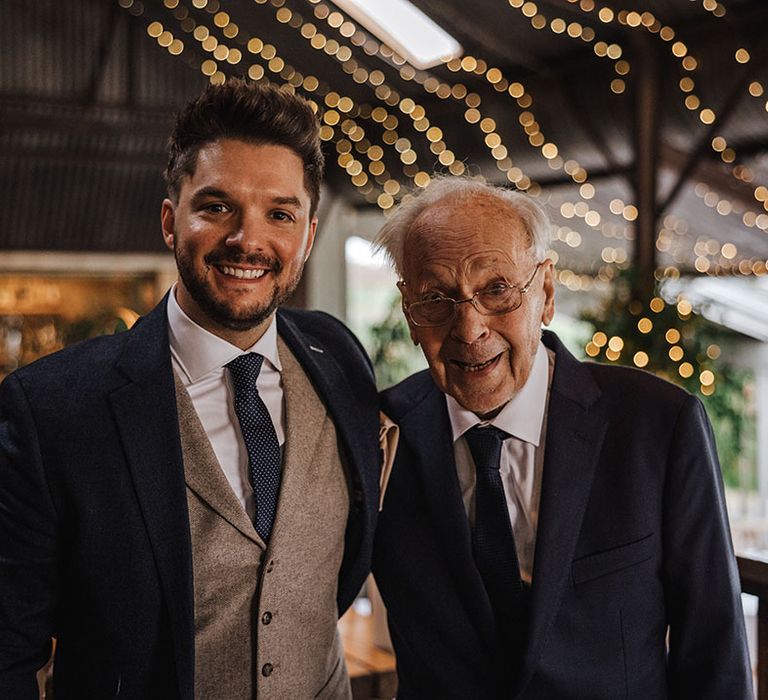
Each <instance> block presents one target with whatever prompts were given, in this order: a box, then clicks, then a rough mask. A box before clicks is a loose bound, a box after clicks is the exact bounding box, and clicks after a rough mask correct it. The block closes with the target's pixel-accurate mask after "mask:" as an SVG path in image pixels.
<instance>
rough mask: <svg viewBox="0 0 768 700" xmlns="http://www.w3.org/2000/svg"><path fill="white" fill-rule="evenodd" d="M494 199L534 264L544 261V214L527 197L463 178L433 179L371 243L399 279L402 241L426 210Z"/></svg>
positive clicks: (548, 230) (546, 228) (547, 239)
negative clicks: (519, 231)
mask: <svg viewBox="0 0 768 700" xmlns="http://www.w3.org/2000/svg"><path fill="white" fill-rule="evenodd" d="M479 196H482V197H494V198H496V199H498V200H499V203H500V204H502V205H503V206H504V207H505V208H508V209H510V210H511V211H512V212H514V214H515V215H517V216H518V217H519V218H520V221H522V223H523V227H524V228H525V231H526V233H527V234H528V237H529V241H530V245H529V248H531V249H532V250H533V253H534V255H535V256H536V260H537V261H541V260H543V259H544V256H545V255H546V253H547V250H548V249H549V244H550V240H551V227H552V225H551V223H550V220H549V216H548V215H547V213H546V211H544V209H543V208H542V207H541V206H540V205H539V204H538V203H537V202H535V201H534V200H533V198H531V197H530V196H528V195H526V194H523V193H522V192H517V191H515V190H510V189H506V188H504V187H496V186H494V185H489V184H486V183H483V182H479V181H477V180H470V179H469V178H467V177H448V176H445V177H437V178H435V179H434V180H432V182H431V183H430V184H429V185H428V186H427V187H426V188H425V189H424V190H422V191H421V192H420V193H419V194H416V195H414V196H412V197H409V198H407V199H405V200H404V201H403V202H402V203H401V204H400V205H399V206H398V207H397V209H395V211H394V212H393V213H392V214H391V215H390V216H389V218H388V219H387V221H386V223H385V224H384V226H382V228H381V230H380V231H379V233H378V235H377V236H376V238H375V240H374V245H375V247H376V250H377V251H381V252H383V253H384V254H385V255H386V257H387V258H388V260H389V262H390V263H391V264H392V266H393V267H394V268H395V270H396V271H397V273H398V274H399V275H402V274H403V267H404V264H405V239H406V237H407V235H408V232H409V231H410V229H411V227H412V226H413V224H414V222H415V221H416V219H417V218H418V217H419V215H420V214H422V212H424V211H426V210H427V209H428V208H429V207H431V206H433V205H434V204H437V203H438V202H442V201H443V200H448V202H450V203H451V204H455V203H457V202H461V201H464V200H467V199H471V198H473V197H479Z"/></svg>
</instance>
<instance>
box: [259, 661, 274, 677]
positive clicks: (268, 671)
mask: <svg viewBox="0 0 768 700" xmlns="http://www.w3.org/2000/svg"><path fill="white" fill-rule="evenodd" d="M273 670H274V668H273V666H272V664H264V665H263V666H262V667H261V675H262V676H271V675H272V671H273Z"/></svg>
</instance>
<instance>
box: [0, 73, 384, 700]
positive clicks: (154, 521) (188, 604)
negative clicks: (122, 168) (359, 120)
mask: <svg viewBox="0 0 768 700" xmlns="http://www.w3.org/2000/svg"><path fill="white" fill-rule="evenodd" d="M322 171H323V156H322V153H321V150H320V141H319V137H318V124H317V120H316V118H315V116H314V114H313V112H312V110H311V109H310V107H309V105H308V104H307V103H306V102H305V101H303V100H301V99H299V98H297V97H295V96H293V95H291V94H289V93H287V92H283V91H280V90H277V89H276V88H272V87H262V86H258V85H246V84H245V83H242V82H239V81H230V82H228V83H226V84H224V85H221V86H216V87H214V86H211V87H209V88H208V89H206V90H205V92H204V93H203V94H202V95H201V96H200V97H199V98H198V99H196V100H195V101H193V102H192V103H191V104H190V105H188V106H187V107H186V109H185V110H184V111H182V112H181V114H180V115H179V117H178V120H177V123H176V127H175V130H174V133H173V135H172V137H171V141H170V147H169V159H168V167H167V171H166V179H167V183H168V199H166V200H165V201H164V202H163V205H162V229H163V236H164V239H165V242H166V245H167V246H168V247H169V248H170V249H172V250H173V251H174V254H175V256H176V261H177V265H178V270H179V280H178V283H177V284H176V285H174V287H173V288H172V289H171V290H170V292H169V293H168V295H167V296H166V297H165V298H164V299H163V301H162V302H161V303H160V304H159V305H158V306H157V307H156V308H155V309H154V310H153V311H152V312H151V313H150V314H149V315H148V316H146V317H145V318H143V319H142V320H141V321H140V322H139V323H138V324H137V325H136V326H135V327H134V328H133V329H131V330H130V331H128V332H126V333H122V334H119V335H116V336H112V337H105V338H98V339H95V340H93V341H89V342H87V343H84V344H81V345H77V346H74V347H71V348H68V349H66V350H63V351H62V352H60V353H57V354H55V355H52V356H49V357H47V358H43V359H42V360H40V361H38V362H36V363H34V364H32V365H30V366H28V367H25V368H23V369H21V370H19V371H17V372H16V373H14V374H13V375H11V376H10V377H8V379H7V380H6V381H5V382H4V384H3V385H2V388H1V389H0V697H3V698H13V699H14V700H17V699H19V700H22V699H25V698H30V699H32V698H36V697H37V686H36V683H35V671H36V669H38V668H39V667H40V666H42V665H43V664H44V663H45V661H46V660H47V658H48V655H49V653H50V645H51V637H55V638H56V639H57V647H56V659H55V663H54V688H55V693H56V697H57V699H58V700H63V699H64V698H88V697H93V698H96V697H118V696H119V697H121V698H123V697H125V698H137V699H138V698H142V699H143V698H164V699H165V698H184V699H186V698H190V699H191V698H193V697H197V698H205V699H206V700H208V699H216V698H222V699H224V698H252V697H255V696H256V695H257V694H258V696H259V697H273V698H289V697H290V698H300V697H307V698H309V697H320V698H348V697H350V689H349V680H348V677H347V674H346V667H345V663H344V659H343V650H342V648H341V645H340V642H339V638H338V635H337V632H336V621H337V617H338V615H339V614H340V613H341V612H343V611H344V610H345V609H346V608H347V607H348V606H349V604H350V603H351V601H352V600H353V598H354V596H355V595H356V593H357V591H358V590H359V588H360V586H361V584H362V582H363V580H364V578H365V575H366V573H367V571H368V568H369V561H370V548H371V542H372V536H373V528H374V523H375V515H376V504H377V502H378V495H377V490H378V486H377V484H378V461H379V453H378V407H377V397H376V393H375V386H374V380H373V374H372V371H371V367H370V364H369V361H368V358H367V357H366V356H365V353H364V352H363V351H362V349H361V348H360V346H359V344H358V343H357V341H356V340H355V338H354V337H353V336H352V335H351V334H350V333H349V331H348V330H347V329H346V328H344V326H342V325H341V324H340V323H339V322H337V321H335V320H334V319H332V318H330V317H329V316H327V315H325V314H321V313H316V312H306V311H295V310H281V309H279V306H280V304H281V303H282V302H283V301H284V300H285V299H286V298H287V297H288V296H289V295H290V293H291V292H292V291H293V289H294V288H295V287H296V285H297V283H298V281H299V279H300V276H301V273H302V269H303V266H304V263H305V261H306V259H307V257H308V256H309V253H310V250H311V248H312V243H313V240H314V236H315V230H316V227H317V218H316V210H317V203H318V199H319V188H320V180H321V177H322Z"/></svg>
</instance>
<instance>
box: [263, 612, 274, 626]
mask: <svg viewBox="0 0 768 700" xmlns="http://www.w3.org/2000/svg"><path fill="white" fill-rule="evenodd" d="M261 622H262V623H263V624H265V625H268V624H269V623H270V622H272V613H271V612H269V611H267V612H265V613H264V614H263V615H262V616H261Z"/></svg>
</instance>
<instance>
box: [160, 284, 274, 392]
mask: <svg viewBox="0 0 768 700" xmlns="http://www.w3.org/2000/svg"><path fill="white" fill-rule="evenodd" d="M168 336H169V339H170V343H171V353H172V354H173V356H174V358H175V359H176V360H177V362H178V363H179V366H180V367H181V369H182V370H183V371H184V373H185V374H186V375H187V378H188V379H189V381H190V382H196V381H198V380H199V379H201V378H202V377H204V376H205V375H206V374H208V373H210V372H213V371H216V370H220V369H221V368H222V367H223V366H224V365H226V364H227V362H230V361H231V360H234V359H235V358H236V357H238V356H239V355H244V354H246V353H249V352H256V353H258V354H259V355H263V356H264V359H265V360H266V361H267V362H268V363H269V364H270V365H271V366H272V367H273V368H274V369H275V370H277V371H278V372H282V369H283V368H282V365H281V364H280V358H279V356H278V354H277V324H276V323H275V316H274V314H273V315H272V318H271V319H270V322H269V326H267V330H266V331H265V332H264V334H263V335H262V336H261V338H259V339H258V340H257V341H256V342H255V343H254V344H253V345H252V346H251V347H250V348H248V349H247V350H241V349H240V348H238V347H237V346H236V345H232V343H229V342H227V341H226V340H224V339H223V338H219V336H217V335H214V334H213V333H211V332H210V331H207V330H205V328H203V327H202V326H199V325H198V324H197V323H195V322H194V321H193V320H192V319H191V318H190V317H189V316H187V314H185V313H184V311H183V310H182V308H181V307H180V306H179V302H178V301H176V285H175V284H174V285H173V287H172V288H171V291H170V293H169V294H168Z"/></svg>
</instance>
